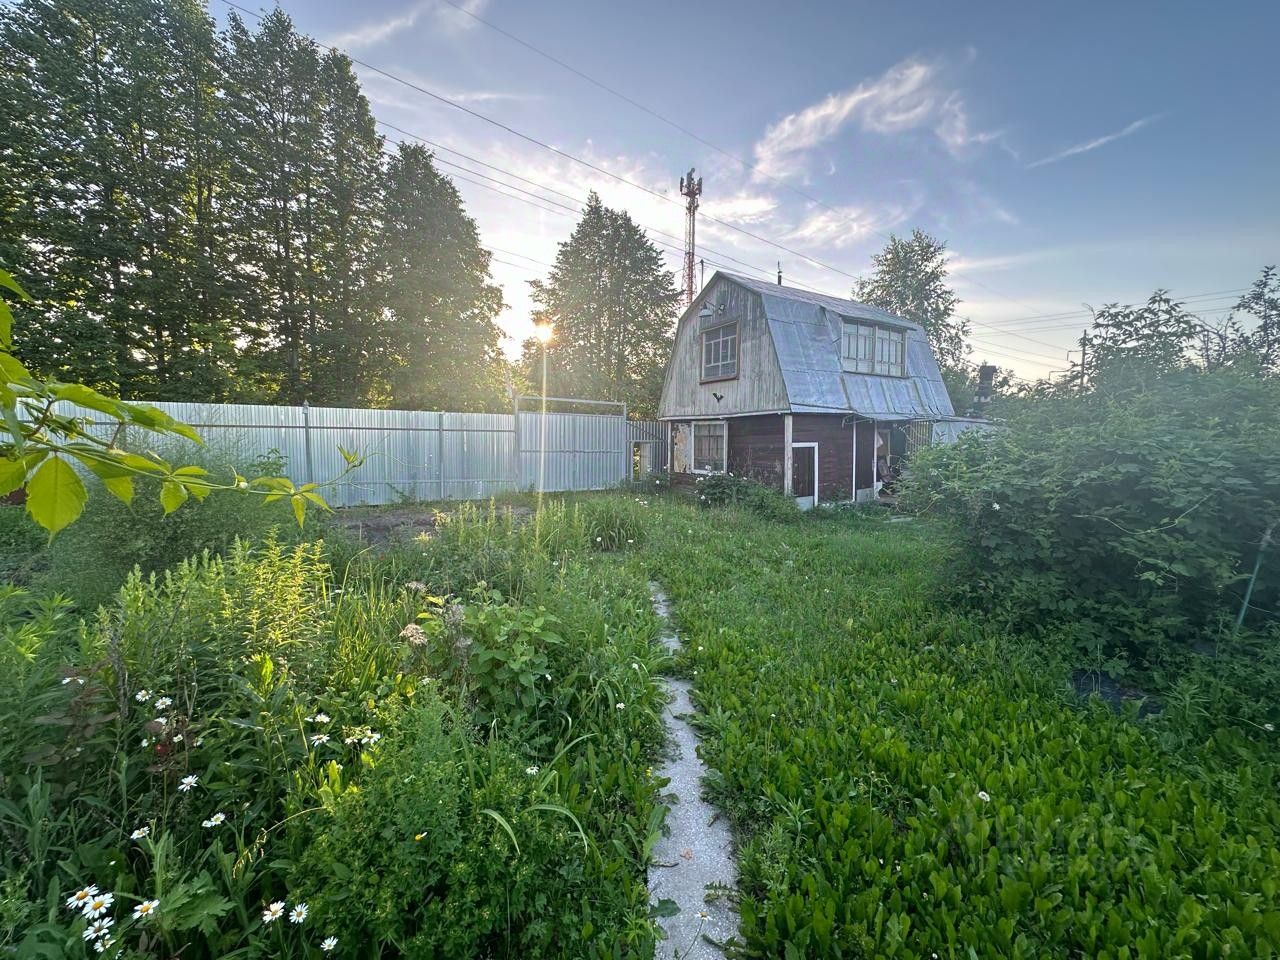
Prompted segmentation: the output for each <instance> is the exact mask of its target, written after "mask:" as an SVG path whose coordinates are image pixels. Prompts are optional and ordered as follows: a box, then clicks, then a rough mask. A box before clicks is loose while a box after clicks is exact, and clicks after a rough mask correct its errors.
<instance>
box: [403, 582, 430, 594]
mask: <svg viewBox="0 0 1280 960" xmlns="http://www.w3.org/2000/svg"><path fill="white" fill-rule="evenodd" d="M404 588H405V589H406V590H412V591H413V592H414V593H426V592H427V585H426V584H425V583H423V582H422V581H421V580H410V581H409V582H408V583H406V584H405V585H404Z"/></svg>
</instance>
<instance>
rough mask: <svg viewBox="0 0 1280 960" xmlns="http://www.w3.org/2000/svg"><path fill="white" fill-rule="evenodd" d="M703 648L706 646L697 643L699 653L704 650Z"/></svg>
mask: <svg viewBox="0 0 1280 960" xmlns="http://www.w3.org/2000/svg"><path fill="white" fill-rule="evenodd" d="M705 649H706V647H704V646H702V645H701V644H699V645H698V652H699V653H701V652H702V651H703V650H705Z"/></svg>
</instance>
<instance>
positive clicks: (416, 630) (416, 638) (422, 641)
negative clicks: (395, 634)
mask: <svg viewBox="0 0 1280 960" xmlns="http://www.w3.org/2000/svg"><path fill="white" fill-rule="evenodd" d="M400 639H402V640H407V641H408V642H409V646H411V647H423V646H426V643H427V635H426V633H425V632H423V629H422V627H420V626H418V625H417V624H416V623H410V624H408V625H407V626H406V627H405V628H404V629H403V630H401V631H400Z"/></svg>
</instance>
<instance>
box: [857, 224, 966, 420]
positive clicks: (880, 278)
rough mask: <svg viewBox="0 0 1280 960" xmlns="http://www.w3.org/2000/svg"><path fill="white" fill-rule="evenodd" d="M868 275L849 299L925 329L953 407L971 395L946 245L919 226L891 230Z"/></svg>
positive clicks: (963, 327)
mask: <svg viewBox="0 0 1280 960" xmlns="http://www.w3.org/2000/svg"><path fill="white" fill-rule="evenodd" d="M871 263H872V267H873V269H872V274H871V276H870V277H866V278H863V279H859V280H858V281H856V282H855V284H854V287H853V299H855V300H858V301H861V302H862V303H869V304H871V305H873V306H877V307H880V308H881V309H884V310H888V311H889V312H890V313H893V314H896V315H897V316H899V317H902V318H904V319H906V320H911V321H914V322H915V323H918V324H920V326H922V327H923V328H924V332H925V335H926V336H927V337H928V338H929V345H930V346H931V347H932V348H933V354H934V356H935V357H937V359H938V365H939V366H940V367H941V368H942V376H943V380H944V381H945V382H946V384H947V389H948V391H949V392H950V394H951V400H952V403H953V405H955V407H956V409H962V408H966V409H967V408H968V406H969V404H970V403H971V402H972V400H973V392H972V389H971V383H972V377H973V375H972V372H971V370H970V369H969V363H968V354H969V348H968V346H967V345H966V344H965V337H967V336H968V335H969V324H968V322H967V321H966V320H965V319H964V318H963V317H959V316H957V315H956V307H957V306H958V305H959V303H960V298H959V297H957V296H956V294H955V291H954V290H952V289H951V287H950V285H949V284H948V283H947V245H946V243H944V242H943V241H941V240H937V239H935V238H934V237H931V236H929V235H928V234H927V233H924V232H923V231H921V230H913V231H911V236H910V237H907V238H905V239H904V238H902V237H899V236H897V235H891V236H890V237H889V242H888V244H886V246H885V248H884V250H882V251H881V252H880V253H877V254H875V255H874V256H873V257H872V258H871Z"/></svg>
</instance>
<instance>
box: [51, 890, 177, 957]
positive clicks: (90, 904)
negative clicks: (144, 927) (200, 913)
mask: <svg viewBox="0 0 1280 960" xmlns="http://www.w3.org/2000/svg"><path fill="white" fill-rule="evenodd" d="M115 902H116V897H115V894H113V893H104V892H102V891H101V890H99V889H98V885H97V884H94V883H91V884H89V885H88V886H86V887H82V888H81V889H79V890H77V891H76V892H75V893H73V894H72V895H71V896H69V897H67V901H66V908H67V909H68V910H74V911H76V912H77V913H79V914H80V915H81V916H82V917H84V919H85V921H86V926H85V928H84V933H83V934H81V936H82V937H83V938H84V941H85V942H86V943H92V944H93V949H94V952H95V953H106V952H107V951H108V950H110V949H111V948H112V947H114V946H115V945H116V938H115V935H114V934H113V933H112V932H111V928H112V927H113V926H115V922H116V921H115V918H114V917H113V916H111V908H112V907H113V906H114V905H115ZM159 909H160V901H159V900H143V901H141V902H139V903H138V904H137V905H136V906H135V907H134V908H133V919H134V921H135V922H140V923H141V922H145V921H147V920H149V919H150V918H151V917H152V916H154V915H155V914H156V912H157V911H158V910H159Z"/></svg>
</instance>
